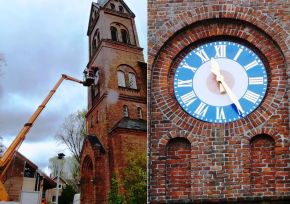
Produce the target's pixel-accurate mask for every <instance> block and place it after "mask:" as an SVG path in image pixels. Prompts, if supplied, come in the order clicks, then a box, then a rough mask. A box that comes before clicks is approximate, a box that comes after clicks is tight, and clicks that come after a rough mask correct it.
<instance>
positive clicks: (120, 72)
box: [117, 71, 126, 87]
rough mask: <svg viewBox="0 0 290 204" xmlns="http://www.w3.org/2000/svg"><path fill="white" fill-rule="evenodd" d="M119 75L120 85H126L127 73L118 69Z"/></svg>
mask: <svg viewBox="0 0 290 204" xmlns="http://www.w3.org/2000/svg"><path fill="white" fill-rule="evenodd" d="M117 77H118V86H120V87H126V82H125V74H124V72H122V71H117Z"/></svg>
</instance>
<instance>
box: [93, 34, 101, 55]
mask: <svg viewBox="0 0 290 204" xmlns="http://www.w3.org/2000/svg"><path fill="white" fill-rule="evenodd" d="M99 43H100V32H99V29H98V30H96V32H95V34H94V37H93V42H92V47H93V52H94V51H95V49H96V48H97V46H98V44H99Z"/></svg>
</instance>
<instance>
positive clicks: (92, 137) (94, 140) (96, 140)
mask: <svg viewBox="0 0 290 204" xmlns="http://www.w3.org/2000/svg"><path fill="white" fill-rule="evenodd" d="M86 139H87V140H88V141H89V142H90V144H91V145H92V146H93V147H100V149H101V151H103V152H106V151H105V148H104V146H103V145H102V143H101V141H100V140H99V138H98V137H97V136H96V135H87V137H86Z"/></svg>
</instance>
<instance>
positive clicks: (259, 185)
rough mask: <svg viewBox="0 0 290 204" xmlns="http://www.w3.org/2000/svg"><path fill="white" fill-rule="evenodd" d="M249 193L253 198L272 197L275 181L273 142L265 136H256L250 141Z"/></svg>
mask: <svg viewBox="0 0 290 204" xmlns="http://www.w3.org/2000/svg"><path fill="white" fill-rule="evenodd" d="M250 160H251V168H250V173H251V192H252V194H253V195H255V196H261V195H265V196H268V195H274V194H275V189H276V186H275V184H276V181H275V174H276V170H275V163H276V162H275V141H274V140H273V139H272V138H271V137H269V136H265V135H260V136H256V137H255V138H253V139H252V141H251V156H250Z"/></svg>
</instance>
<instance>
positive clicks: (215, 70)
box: [210, 58, 226, 93]
mask: <svg viewBox="0 0 290 204" xmlns="http://www.w3.org/2000/svg"><path fill="white" fill-rule="evenodd" d="M210 62H211V71H212V72H213V73H214V74H215V75H216V76H221V71H220V66H219V64H218V63H217V61H216V60H215V59H214V58H211V60H210ZM216 80H217V78H216ZM217 82H218V83H219V88H220V93H225V92H226V91H225V88H224V87H223V85H222V83H220V82H219V81H218V80H217Z"/></svg>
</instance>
